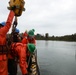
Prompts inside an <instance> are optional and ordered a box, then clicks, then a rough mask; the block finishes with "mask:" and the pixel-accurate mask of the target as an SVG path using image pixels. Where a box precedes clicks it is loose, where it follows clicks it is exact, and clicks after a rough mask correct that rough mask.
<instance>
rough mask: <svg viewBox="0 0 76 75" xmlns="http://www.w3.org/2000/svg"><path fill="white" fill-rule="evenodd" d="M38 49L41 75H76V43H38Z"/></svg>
mask: <svg viewBox="0 0 76 75" xmlns="http://www.w3.org/2000/svg"><path fill="white" fill-rule="evenodd" d="M36 48H37V57H38V59H37V60H38V65H39V69H40V75H76V42H65V41H37V45H36ZM18 75H21V72H20V69H18Z"/></svg>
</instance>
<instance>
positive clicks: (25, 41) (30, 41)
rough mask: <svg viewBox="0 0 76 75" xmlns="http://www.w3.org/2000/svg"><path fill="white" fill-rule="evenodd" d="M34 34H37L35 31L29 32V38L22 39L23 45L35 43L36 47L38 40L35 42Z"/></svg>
mask: <svg viewBox="0 0 76 75" xmlns="http://www.w3.org/2000/svg"><path fill="white" fill-rule="evenodd" d="M34 32H35V30H34V29H32V30H29V31H28V32H27V36H26V37H24V38H23V39H22V43H23V44H28V43H33V44H35V45H36V40H35V36H34Z"/></svg>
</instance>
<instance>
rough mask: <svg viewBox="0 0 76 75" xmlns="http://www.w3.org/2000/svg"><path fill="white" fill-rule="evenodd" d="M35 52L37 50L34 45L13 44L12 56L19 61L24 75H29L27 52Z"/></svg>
mask: <svg viewBox="0 0 76 75" xmlns="http://www.w3.org/2000/svg"><path fill="white" fill-rule="evenodd" d="M27 49H28V50H29V51H31V52H33V51H34V50H35V45H34V44H30V43H28V44H22V43H13V44H12V49H11V50H12V56H15V57H17V58H18V59H19V66H20V68H21V72H22V75H27V74H28V72H27V68H28V66H27V62H26V50H27Z"/></svg>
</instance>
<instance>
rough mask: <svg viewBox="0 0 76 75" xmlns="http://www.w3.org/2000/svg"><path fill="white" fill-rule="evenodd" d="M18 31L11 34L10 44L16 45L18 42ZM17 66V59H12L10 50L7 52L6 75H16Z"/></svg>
mask: <svg viewBox="0 0 76 75" xmlns="http://www.w3.org/2000/svg"><path fill="white" fill-rule="evenodd" d="M19 32H20V30H19V29H17V28H16V29H15V31H14V32H13V34H12V42H13V43H17V42H20V36H19ZM17 64H18V59H17V57H13V56H12V54H11V50H10V51H9V54H8V74H9V75H17Z"/></svg>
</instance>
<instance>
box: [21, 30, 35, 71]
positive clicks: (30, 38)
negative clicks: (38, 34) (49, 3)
mask: <svg viewBox="0 0 76 75" xmlns="http://www.w3.org/2000/svg"><path fill="white" fill-rule="evenodd" d="M34 32H35V30H34V29H32V30H29V31H28V33H27V37H25V38H23V39H22V43H23V44H28V43H32V44H34V45H36V40H35V36H34ZM29 57H30V52H29V51H28V50H27V62H28V60H29ZM30 66H31V59H30V63H29V65H28V71H30V72H31V70H30Z"/></svg>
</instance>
